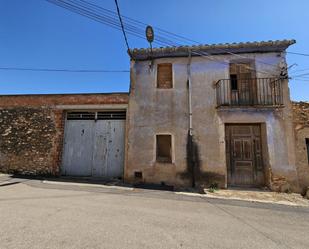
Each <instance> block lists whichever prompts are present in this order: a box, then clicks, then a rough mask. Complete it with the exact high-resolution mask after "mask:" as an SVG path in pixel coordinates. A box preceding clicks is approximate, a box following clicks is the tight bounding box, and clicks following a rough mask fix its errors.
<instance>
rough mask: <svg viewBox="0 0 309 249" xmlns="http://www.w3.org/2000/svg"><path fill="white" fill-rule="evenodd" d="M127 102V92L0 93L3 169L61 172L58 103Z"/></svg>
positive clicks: (61, 130) (61, 129)
mask: <svg viewBox="0 0 309 249" xmlns="http://www.w3.org/2000/svg"><path fill="white" fill-rule="evenodd" d="M127 102H128V94H126V93H123V94H64V95H62V94H53V95H14V96H0V172H1V173H14V174H25V175H58V174H59V173H60V165H61V157H62V146H63V134H64V117H65V110H62V109H59V107H57V106H59V105H77V106H80V105H100V104H108V105H110V104H127Z"/></svg>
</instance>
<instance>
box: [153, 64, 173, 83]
mask: <svg viewBox="0 0 309 249" xmlns="http://www.w3.org/2000/svg"><path fill="white" fill-rule="evenodd" d="M157 88H163V89H168V88H173V66H172V64H171V63H162V64H158V67H157Z"/></svg>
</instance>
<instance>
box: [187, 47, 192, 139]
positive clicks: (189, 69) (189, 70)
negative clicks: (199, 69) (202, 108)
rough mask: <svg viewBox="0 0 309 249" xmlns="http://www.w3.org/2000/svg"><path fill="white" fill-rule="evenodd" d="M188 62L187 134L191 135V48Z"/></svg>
mask: <svg viewBox="0 0 309 249" xmlns="http://www.w3.org/2000/svg"><path fill="white" fill-rule="evenodd" d="M188 52H189V56H188V64H187V74H188V105H189V134H190V136H192V85H191V50H189V51H188Z"/></svg>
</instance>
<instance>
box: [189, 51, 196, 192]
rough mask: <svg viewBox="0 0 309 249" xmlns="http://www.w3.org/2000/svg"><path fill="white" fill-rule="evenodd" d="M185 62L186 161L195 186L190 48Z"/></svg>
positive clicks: (193, 186)
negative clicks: (187, 122) (186, 103)
mask: <svg viewBox="0 0 309 249" xmlns="http://www.w3.org/2000/svg"><path fill="white" fill-rule="evenodd" d="M188 53H189V55H188V64H187V76H188V80H187V87H188V111H189V130H188V140H187V163H188V171H189V172H191V184H192V188H195V159H194V157H195V156H194V154H195V153H194V141H193V127H192V84H191V50H189V51H188Z"/></svg>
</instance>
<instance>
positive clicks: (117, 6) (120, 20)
mask: <svg viewBox="0 0 309 249" xmlns="http://www.w3.org/2000/svg"><path fill="white" fill-rule="evenodd" d="M115 4H116V9H117V13H118V17H119V22H120V25H121V30H122V34H123V37H124V40H125V42H126V45H127V48H128V53H129V55H130V58H131V59H132V54H131V51H130V47H129V43H128V38H127V35H126V31H125V30H124V26H123V22H122V18H121V15H120V10H119V5H118V1H117V0H115Z"/></svg>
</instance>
